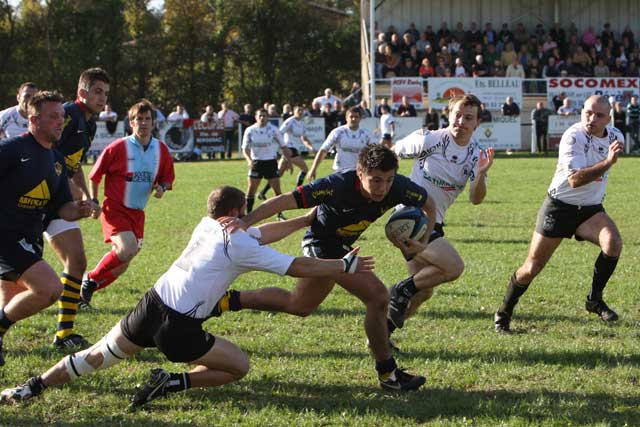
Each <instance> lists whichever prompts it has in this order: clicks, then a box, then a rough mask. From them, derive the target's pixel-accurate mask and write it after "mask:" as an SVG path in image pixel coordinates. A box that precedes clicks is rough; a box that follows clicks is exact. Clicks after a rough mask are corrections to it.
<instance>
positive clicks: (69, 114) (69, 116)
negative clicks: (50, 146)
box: [55, 101, 96, 177]
mask: <svg viewBox="0 0 640 427" xmlns="http://www.w3.org/2000/svg"><path fill="white" fill-rule="evenodd" d="M85 111H86V107H85V106H84V104H83V103H82V102H80V101H75V102H67V103H65V104H64V113H65V118H64V129H63V130H62V137H60V141H58V142H56V144H55V148H57V149H58V151H60V152H61V153H62V155H63V156H64V161H65V164H66V166H67V174H68V175H69V176H70V177H71V176H73V174H75V173H76V172H77V171H78V169H80V162H82V158H83V157H84V154H85V152H86V151H87V150H89V147H91V141H93V137H94V136H95V134H96V122H95V120H94V119H93V118H92V119H90V120H87V118H86V116H85Z"/></svg>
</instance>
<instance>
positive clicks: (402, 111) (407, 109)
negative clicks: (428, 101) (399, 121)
mask: <svg viewBox="0 0 640 427" xmlns="http://www.w3.org/2000/svg"><path fill="white" fill-rule="evenodd" d="M397 114H398V116H400V117H416V116H417V115H418V113H417V112H416V109H415V108H414V107H413V105H411V103H410V102H409V100H408V98H407V97H406V96H403V97H402V101H401V104H400V106H399V107H398V111H397Z"/></svg>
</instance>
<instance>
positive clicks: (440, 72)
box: [436, 56, 448, 77]
mask: <svg viewBox="0 0 640 427" xmlns="http://www.w3.org/2000/svg"><path fill="white" fill-rule="evenodd" d="M447 68H448V67H447V65H446V64H445V61H444V58H443V57H441V56H440V57H438V65H437V66H436V77H444V76H445V71H446V70H447Z"/></svg>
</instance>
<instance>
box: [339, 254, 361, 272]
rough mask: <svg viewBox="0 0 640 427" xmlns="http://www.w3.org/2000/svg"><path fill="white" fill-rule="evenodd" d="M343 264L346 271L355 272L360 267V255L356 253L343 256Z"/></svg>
mask: <svg viewBox="0 0 640 427" xmlns="http://www.w3.org/2000/svg"><path fill="white" fill-rule="evenodd" d="M342 264H343V265H344V272H345V273H349V274H353V273H355V272H356V268H358V257H357V256H356V255H354V254H347V255H345V256H343V257H342Z"/></svg>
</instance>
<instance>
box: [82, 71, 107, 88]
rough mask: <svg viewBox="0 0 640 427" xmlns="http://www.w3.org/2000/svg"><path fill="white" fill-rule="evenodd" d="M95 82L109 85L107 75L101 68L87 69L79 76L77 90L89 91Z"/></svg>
mask: <svg viewBox="0 0 640 427" xmlns="http://www.w3.org/2000/svg"><path fill="white" fill-rule="evenodd" d="M95 82H104V83H106V84H109V83H110V81H109V75H108V74H107V72H106V71H105V70H103V69H102V68H89V69H87V70H84V71H83V72H82V73H81V74H80V78H79V79H78V89H84V90H87V91H88V90H89V89H91V86H93V84H94V83H95Z"/></svg>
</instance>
